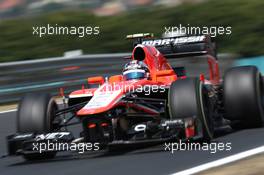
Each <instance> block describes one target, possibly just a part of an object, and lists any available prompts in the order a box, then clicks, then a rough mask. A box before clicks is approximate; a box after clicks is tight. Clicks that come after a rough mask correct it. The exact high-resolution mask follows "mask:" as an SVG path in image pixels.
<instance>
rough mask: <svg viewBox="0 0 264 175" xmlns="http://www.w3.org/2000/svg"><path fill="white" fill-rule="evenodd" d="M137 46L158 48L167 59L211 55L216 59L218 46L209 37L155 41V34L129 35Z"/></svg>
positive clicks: (179, 37) (185, 37)
mask: <svg viewBox="0 0 264 175" xmlns="http://www.w3.org/2000/svg"><path fill="white" fill-rule="evenodd" d="M128 36H129V37H127V38H128V39H135V41H134V46H135V45H137V44H142V45H149V46H154V47H156V48H157V49H158V50H159V51H160V52H161V53H162V54H163V55H164V56H165V57H166V58H179V57H187V56H200V55H211V56H213V57H214V58H216V45H215V43H214V42H212V40H211V37H210V36H209V35H198V36H178V37H170V38H160V39H154V38H153V34H152V35H151V34H149V33H147V34H134V35H128Z"/></svg>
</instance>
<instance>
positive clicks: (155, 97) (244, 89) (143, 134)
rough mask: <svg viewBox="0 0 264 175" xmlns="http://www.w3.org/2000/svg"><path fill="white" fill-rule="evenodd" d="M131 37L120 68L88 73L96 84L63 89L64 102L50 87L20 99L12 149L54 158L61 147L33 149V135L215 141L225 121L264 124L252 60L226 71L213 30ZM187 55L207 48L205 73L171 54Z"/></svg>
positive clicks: (103, 145) (106, 143) (115, 141)
mask: <svg viewBox="0 0 264 175" xmlns="http://www.w3.org/2000/svg"><path fill="white" fill-rule="evenodd" d="M127 38H132V39H134V49H133V52H132V55H131V57H130V58H129V59H130V60H129V63H128V64H126V65H125V68H124V70H123V73H122V74H120V75H113V76H111V77H101V76H98V77H90V78H88V84H89V85H90V86H91V88H88V89H80V90H76V91H74V92H72V93H70V94H68V95H67V96H64V105H63V106H62V107H61V106H58V105H57V104H56V102H55V100H54V98H53V97H51V96H50V95H48V94H37V93H34V94H27V95H26V96H25V97H24V98H23V99H22V100H21V102H20V104H19V109H18V113H17V133H15V134H13V135H10V136H8V137H7V141H8V150H9V154H10V155H23V156H24V157H25V158H26V159H29V160H31V159H42V158H52V157H54V156H55V155H56V152H57V151H56V150H52V151H50V150H49V151H45V152H42V153H40V152H37V151H36V150H34V149H33V146H34V143H35V145H36V143H47V142H52V143H55V142H62V143H81V142H84V143H97V146H98V147H99V148H100V149H110V148H115V147H119V148H120V147H121V148H122V147H125V146H132V147H134V146H135V145H144V146H146V145H153V144H159V143H163V142H166V141H172V140H174V141H178V140H193V141H195V140H199V141H200V140H203V141H210V140H211V139H212V138H214V134H215V132H216V131H221V130H223V128H224V130H225V129H228V130H237V129H245V128H255V127H262V126H263V121H264V113H263V112H264V111H263V108H264V102H263V97H264V94H263V89H264V88H263V79H262V76H261V73H260V72H259V71H258V69H257V68H256V67H254V66H243V67H234V68H231V69H230V70H227V71H226V73H225V75H224V78H223V79H222V78H221V76H220V74H219V67H218V61H217V57H216V55H217V54H216V49H215V44H214V43H213V42H212V41H211V38H210V37H209V36H204V35H201V36H180V37H171V38H161V39H154V38H153V37H152V35H151V34H134V35H128V36H127ZM186 56H188V57H192V56H206V57H207V62H208V70H209V75H208V77H207V75H205V74H200V75H197V77H187V76H186V72H185V69H184V67H171V66H170V64H169V63H168V61H167V59H177V58H182V57H186ZM197 59H199V57H197ZM106 71H107V68H106ZM73 119H74V122H73ZM76 121H77V122H76ZM73 124H81V125H82V130H81V131H80V132H79V133H80V136H79V137H74V136H73V134H72V132H71V131H68V127H69V126H70V125H73Z"/></svg>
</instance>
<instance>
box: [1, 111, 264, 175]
mask: <svg viewBox="0 0 264 175" xmlns="http://www.w3.org/2000/svg"><path fill="white" fill-rule="evenodd" d="M15 115H16V112H8V113H2V114H0V119H1V122H0V145H1V147H0V154H1V155H5V154H6V142H5V137H6V136H7V135H8V134H12V133H14V132H15V123H16V119H15ZM75 130H76V128H75ZM263 138H264V129H252V130H244V131H239V132H235V133H232V134H228V135H225V136H221V137H219V138H217V139H215V140H214V141H216V142H224V143H226V142H231V143H232V149H231V151H221V152H220V151H219V152H217V153H215V154H212V153H210V152H209V151H177V152H174V154H171V153H170V152H166V151H164V145H161V146H155V147H151V148H145V149H138V150H133V151H129V152H125V151H121V152H118V153H114V154H109V153H85V154H78V153H59V154H58V156H57V157H56V158H55V159H53V160H49V161H38V162H27V161H25V160H24V159H23V158H22V157H4V158H1V159H0V174H1V175H7V174H8V175H10V174H12V175H16V174H19V175H24V174H25V175H31V174H34V175H35V174H38V175H41V174H45V175H47V174H49V175H50V174H56V175H68V174H69V175H73V174H92V175H97V174H115V175H119V174H126V175H130V174H131V175H135V174H144V175H148V174H151V175H155V174H172V173H176V172H178V171H182V170H185V169H189V168H192V167H194V166H197V165H201V164H204V163H208V162H211V161H214V160H218V159H220V158H224V157H227V156H230V155H233V154H236V153H240V152H243V151H246V150H249V149H252V148H256V147H259V146H262V145H264V139H263Z"/></svg>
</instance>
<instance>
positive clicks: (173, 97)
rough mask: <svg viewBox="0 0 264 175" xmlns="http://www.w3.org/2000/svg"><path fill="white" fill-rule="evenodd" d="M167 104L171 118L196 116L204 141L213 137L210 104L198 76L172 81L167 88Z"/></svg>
mask: <svg viewBox="0 0 264 175" xmlns="http://www.w3.org/2000/svg"><path fill="white" fill-rule="evenodd" d="M168 104H169V105H168V107H169V114H170V118H171V119H185V118H190V117H197V119H198V121H200V125H201V127H202V132H203V139H204V141H210V140H211V139H212V138H213V136H214V127H213V119H212V105H211V104H210V100H209V96H208V92H207V89H206V88H205V86H204V85H203V84H202V82H201V81H200V80H199V79H198V78H187V79H183V80H177V81H175V82H173V83H172V84H171V87H170V90H169V98H168ZM196 127H197V126H196Z"/></svg>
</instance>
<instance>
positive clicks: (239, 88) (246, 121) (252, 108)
mask: <svg viewBox="0 0 264 175" xmlns="http://www.w3.org/2000/svg"><path fill="white" fill-rule="evenodd" d="M263 91H264V90H263V79H262V77H261V74H260V72H259V71H258V69H257V68H256V67H255V66H241V67H235V68H231V69H230V70H228V71H227V72H226V74H225V78H224V103H225V109H226V116H225V117H226V118H227V119H229V120H231V121H238V123H237V124H236V125H233V127H234V128H236V129H243V128H255V127H262V126H263V121H264V111H263V109H264V105H263V104H264V102H263V101H264V100H263V97H264V92H263ZM234 123H236V122H234Z"/></svg>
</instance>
